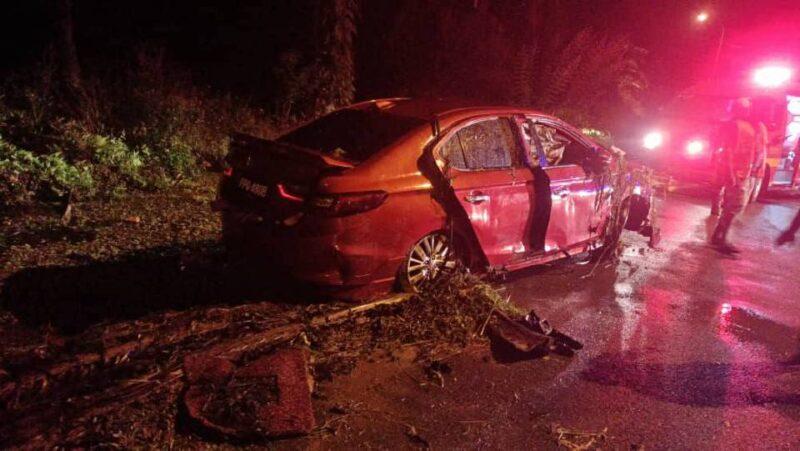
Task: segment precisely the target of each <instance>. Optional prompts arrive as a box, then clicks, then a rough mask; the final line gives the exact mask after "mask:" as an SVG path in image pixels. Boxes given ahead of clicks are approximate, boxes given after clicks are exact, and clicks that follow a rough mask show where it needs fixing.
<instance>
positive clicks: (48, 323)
mask: <svg viewBox="0 0 800 451" xmlns="http://www.w3.org/2000/svg"><path fill="white" fill-rule="evenodd" d="M209 193H210V192H209ZM692 194H693V195H691V196H688V195H682V194H677V195H670V197H669V198H668V199H667V200H666V201H665V202H664V203H663V204H662V205H661V207H660V209H659V211H660V214H661V225H662V227H663V234H662V242H661V244H660V246H659V248H658V249H649V248H648V247H647V242H646V239H645V238H643V237H639V236H637V235H634V234H626V235H625V236H624V237H623V241H624V242H625V245H624V246H623V248H622V254H621V256H620V259H619V262H618V263H616V264H614V265H601V266H599V267H597V268H594V267H593V266H592V265H579V264H574V263H575V262H560V263H557V264H553V265H549V266H546V267H541V268H536V269H533V270H530V271H525V272H523V273H520V274H515V275H513V277H511V278H510V279H509V280H507V281H505V282H503V283H500V284H497V285H496V287H495V288H497V289H498V290H499V293H500V295H501V296H503V297H504V298H505V297H509V298H510V299H511V300H512V301H513V302H514V303H515V304H516V305H517V306H518V307H519V308H521V309H522V310H527V309H531V308H533V309H535V310H536V312H537V313H539V314H540V315H541V316H543V317H545V318H548V319H549V320H550V322H551V323H552V324H554V325H556V326H557V327H558V328H559V329H561V330H563V331H565V332H567V333H569V334H571V335H572V336H574V337H575V338H577V339H578V340H580V341H582V342H583V343H584V344H585V345H586V347H585V348H584V349H583V350H582V351H580V352H578V353H577V354H576V355H575V356H574V357H571V358H562V357H558V356H543V357H539V358H535V359H525V360H508V359H504V356H503V355H502V354H501V353H498V350H497V349H496V348H492V347H491V346H487V345H486V343H481V342H477V343H473V344H471V345H468V346H467V347H466V349H463V350H461V349H453V352H452V353H441V354H438V355H437V356H436V359H435V363H436V365H431V363H432V362H431V360H430V359H428V360H425V363H424V364H421V363H420V361H419V357H420V355H419V353H420V346H421V345H424V344H420V343H416V344H415V343H411V344H410V345H409V346H397V347H395V349H392V350H390V351H387V350H386V349H381V350H376V351H375V353H373V354H371V355H370V356H369V357H367V358H358V359H356V360H355V361H354V362H353V363H355V366H354V367H352V368H348V371H350V370H351V369H352V371H350V372H349V374H345V373H347V372H348V371H343V372H342V373H341V374H337V375H335V377H332V378H331V380H327V381H326V380H321V383H319V384H317V386H316V389H315V392H314V395H313V396H314V399H313V401H314V408H315V417H316V419H317V425H318V428H317V429H316V430H315V431H314V433H312V434H311V435H309V436H305V437H300V438H294V439H286V440H280V441H277V442H271V443H269V445H268V446H269V447H273V448H275V447H277V448H291V449H295V448H298V447H302V448H326V449H327V448H334V449H350V448H353V447H375V448H392V449H394V448H419V447H426V446H430V447H433V448H454V447H456V448H466V447H469V448H475V447H486V448H509V449H520V448H522V449H529V448H531V447H535V448H544V449H547V448H552V449H556V448H558V447H559V446H561V447H569V446H570V445H571V444H583V443H589V442H591V443H592V444H593V445H594V446H599V447H603V448H623V447H624V448H628V447H645V448H655V449H664V448H682V449H685V448H709V447H720V448H727V447H736V448H745V447H747V448H758V449H764V448H768V449H783V448H786V449H793V448H797V447H798V446H800V367H798V364H800V354H798V351H799V350H800V349H799V348H800V346H798V334H797V331H798V327H800V309H798V308H797V302H798V301H797V299H800V297H799V296H798V294H800V286H798V284H800V282H798V281H797V278H796V277H794V274H793V270H794V265H796V262H797V257H798V256H800V249H799V248H798V247H785V248H777V249H776V248H775V247H774V246H773V245H772V240H774V238H775V236H777V233H778V230H779V229H780V228H782V227H783V226H784V225H785V224H786V223H788V221H789V220H790V219H791V217H792V215H793V214H794V212H795V211H796V210H795V209H796V208H797V207H798V206H800V202H798V201H797V200H796V199H794V198H788V199H775V200H772V201H768V203H761V204H754V205H751V206H750V207H748V210H747V212H746V213H745V214H744V215H742V217H741V218H740V220H739V223H738V224H736V225H735V228H734V230H733V237H734V239H736V240H737V242H738V244H739V245H740V247H742V248H743V251H744V252H743V255H742V256H741V257H740V258H738V259H729V258H721V257H720V256H719V255H718V254H717V253H716V252H715V251H713V250H712V249H711V248H709V247H708V246H706V244H705V242H706V241H707V234H708V233H709V230H711V229H712V228H713V220H714V219H713V218H711V217H709V216H708V209H707V206H706V205H705V204H706V203H705V201H704V200H703V199H702V198H701V197H699V196H698V195H697V193H692ZM208 195H210V194H208ZM196 196H198V195H197V194H196V193H191V194H187V193H183V194H176V195H173V196H172V197H166V198H162V199H160V200H159V201H158V207H157V208H156V206H152V205H151V204H150V201H148V200H141V204H139V205H137V204H136V202H133V203H129V204H127V205H126V206H125V207H124V208H121V207H111V208H108V209H102V210H101V209H96V210H92V209H91V207H90V206H83V209H84V211H85V212H86V214H85V216H83V219H81V216H79V217H78V218H79V219H78V221H79V222H77V223H74V224H69V225H67V226H64V227H67V229H66V230H64V229H61V230H62V232H63V233H60V234H55V235H48V236H43V235H37V236H35V237H34V236H33V235H30V236H19V234H17V235H15V238H13V239H12V240H7V241H6V242H5V243H4V244H3V246H4V248H3V249H2V252H3V263H4V267H3V270H4V272H5V275H6V276H5V280H4V283H5V285H4V287H3V288H4V291H5V290H7V289H8V287H9V286H11V287H12V288H13V290H23V289H24V290H29V289H31V287H34V286H39V284H40V282H41V281H42V280H48V281H49V282H48V283H49V284H50V285H45V289H44V290H42V291H41V293H42V294H40V295H38V296H39V297H38V298H35V299H37V302H39V304H35V303H25V302H16V303H12V304H8V300H7V299H8V298H7V297H6V298H4V304H3V307H4V311H3V312H2V319H1V320H0V321H1V322H2V324H0V333H2V334H3V338H4V341H3V343H4V345H3V348H2V352H3V353H2V359H3V362H4V365H2V366H3V367H4V368H6V367H7V365H5V363H7V362H9V359H12V358H17V357H15V356H18V355H20V354H25V353H28V354H29V355H31V356H34V358H47V357H48V356H47V355H46V353H47V350H48V349H54V348H53V347H54V346H55V347H56V348H57V347H58V346H59V344H60V345H61V346H63V345H64V343H71V342H70V338H69V337H74V336H75V334H84V335H82V336H83V337H90V336H91V333H92V331H99V330H100V328H102V327H112V328H113V327H117V328H118V329H117V330H121V329H124V328H125V327H124V326H122V325H124V324H142V323H141V322H144V323H147V321H148V320H149V321H151V323H152V324H151V325H161V326H163V325H164V323H163V322H159V321H157V320H155V318H163V317H164V316H163V315H167V316H170V315H174V316H175V317H180V318H183V319H184V320H185V322H186V324H211V323H213V322H214V321H213V319H214V318H215V317H213V315H211V316H208V315H209V313H208V312H211V311H216V312H218V314H219V311H220V310H214V309H217V308H222V309H226V308H229V307H228V306H234V305H245V306H247V305H249V303H250V302H252V301H253V300H258V301H262V300H263V299H259V298H258V297H253V296H257V295H254V294H253V293H247V292H243V293H239V294H237V296H236V297H231V293H229V292H227V291H226V290H225V289H224V287H225V285H224V283H221V282H219V281H218V280H217V279H215V278H214V277H213V274H214V271H215V268H216V265H217V264H218V263H221V262H220V260H219V258H220V255H219V250H218V249H217V248H216V247H215V246H216V245H215V242H216V234H217V233H218V226H217V225H216V224H215V223H214V222H213V221H214V219H208V218H209V216H207V215H206V212H207V210H205V205H206V204H205V203H204V202H205V200H204V199H203V198H202V196H200V197H197V198H195V197H196ZM165 204H166V205H173V207H171V208H169V209H164V208H163V207H164V205H165ZM179 206H180V208H178V207H179ZM80 208H81V206H79V211H80ZM168 210H173V211H176V212H180V213H176V214H175V215H163V214H162V213H159V212H161V211H168ZM136 217H138V218H139V219H138V221H136V220H135V219H134V218H136ZM50 220H51V219H47V221H50ZM38 221H40V222H41V221H43V220H42V219H39V220H38ZM82 221H83V222H82ZM4 227H5V228H6V229H5V230H6V231H8V230H12V229H13V228H14V227H18V225H17V224H11V223H6V224H5V225H4ZM25 227H27V228H28V229H29V230H36V228H35V227H30V226H25ZM50 229H53V227H50V228H48V230H50ZM142 232H146V233H142ZM6 236H8V234H6ZM147 236H151V237H153V238H147ZM176 237H177V239H176ZM159 240H161V241H159ZM176 242H177V243H178V244H175V243H176ZM154 249H156V250H154ZM156 262H158V263H159V264H156ZM93 265H96V266H99V267H101V268H103V270H102V271H99V272H97V271H89V272H88V273H87V272H86V271H87V269H86V268H87V267H93ZM55 273H58V277H55V278H54V277H52V275H53V274H55ZM21 274H23V275H21ZM98 274H99V276H98ZM155 274H159V275H158V276H156V275H155ZM42 275H46V276H47V277H42ZM121 275H126V277H127V279H126V277H120V276H121ZM86 277H89V278H92V282H98V283H100V285H99V287H100V288H99V289H98V288H97V286H95V285H93V284H92V283H86V284H78V285H77V286H76V285H75V284H74V283H71V281H76V280H77V281H83V280H86V279H84V278H86ZM120 280H123V281H124V280H129V281H130V283H123V284H121V285H120V284H119V282H120ZM103 281H106V282H105V284H103ZM112 282H113V283H112ZM63 287H67V288H68V289H66V291H63V290H64V289H65V288H63ZM103 287H105V288H103ZM98 290H99V291H98ZM6 293H7V291H6ZM63 293H67V294H68V296H63ZM109 295H119V296H121V297H122V299H125V300H126V301H128V302H124V303H119V304H114V303H111V304H108V303H94V304H93V303H92V302H86V301H87V300H93V299H107V298H108V296H109ZM93 296H94V297H93ZM126 296H127V297H126ZM261 296H263V292H262V294H261ZM270 296H271V298H270V299H271V300H272V301H273V302H266V303H265V302H259V303H258V304H252V305H253V306H254V307H252V311H249V313H247V315H249V316H247V315H241V314H240V313H241V312H242V311H245V310H249V309H250V307H246V308H245V309H244V310H237V312H240V313H236V314H235V315H234V316H235V321H239V322H240V323H237V324H242V325H245V326H246V327H245V326H243V327H245V329H239V330H250V329H247V327H251V328H252V327H253V324H255V323H258V322H259V321H262V322H263V321H267V322H268V321H271V318H275V317H279V316H281V315H286V314H292V312H294V311H295V310H294V309H296V308H297V305H298V304H297V303H296V300H297V299H298V297H302V296H300V295H298V293H294V292H287V291H285V290H284V291H283V292H277V293H270ZM223 297H224V299H223ZM140 298H141V299H149V300H151V301H152V303H148V302H144V303H141V302H139V303H137V302H134V301H135V300H136V299H140ZM65 299H66V301H65ZM42 300H44V302H47V301H52V303H51V304H47V303H45V304H42V303H41V302H43V301H42ZM164 301H167V303H166V304H160V303H161V302H164ZM306 301H307V299H306ZM197 304H200V305H199V306H198V305H197ZM220 304H223V305H220ZM43 305H44V307H43ZM203 305H207V306H208V307H204V306H203ZM306 305H307V304H306ZM190 306H191V308H190ZM234 308H235V307H234ZM304 308H305V307H304ZM158 311H161V312H162V313H158ZM65 315H66V316H65ZM237 315H238V316H237ZM64 318H67V319H66V320H63V322H59V319H64ZM131 321H134V323H131ZM135 321H139V322H140V323H136V322H135ZM192 321H195V322H194V323H193V322H192ZM247 325H249V326H247ZM195 327H196V326H195ZM133 332H135V331H134V330H127V329H126V333H133ZM86 334H88V335H86ZM71 345H73V344H71ZM42 353H45V354H42ZM154 358H158V359H161V360H160V361H162V362H164V363H163V364H164V365H166V366H168V362H169V356H168V355H165V356H160V357H154ZM11 369H12V372H13V370H15V368H11ZM0 376H2V377H6V376H3V375H0ZM89 389H90V390H91V389H92V388H91V387H89ZM176 396H179V393H169V392H165V393H163V394H161V395H159V396H157V397H156V398H153V400H154V403H151V404H149V405H141V406H139V408H138V410H136V411H135V412H136V413H134V414H133V416H134V417H135V416H136V415H140V416H142V417H147V415H156V416H155V417H154V418H156V419H157V421H156V422H154V423H151V425H152V427H151V429H148V430H147V431H144V430H139V431H138V434H139V435H140V436H141V438H142V439H143V440H145V443H161V444H165V445H166V444H168V443H169V444H175V445H179V446H192V447H194V446H201V445H202V446H208V445H211V444H213V445H214V446H219V447H230V446H234V445H236V446H239V445H247V446H259V445H258V444H257V443H251V442H244V443H242V442H230V441H220V440H218V439H214V438H209V437H207V436H204V435H199V434H197V433H196V432H195V431H194V430H193V429H192V428H188V429H187V428H184V426H185V425H182V424H181V423H180V422H178V423H174V422H170V421H168V419H169V418H178V417H180V416H181V413H180V412H179V411H178V410H177V407H176V403H175V399H176ZM159 399H160V400H161V402H162V403H163V404H161V405H159V404H157V402H156V401H157V400H159ZM165 406H166V407H165ZM165 418H166V419H167V420H165V421H161V420H163V419H165ZM135 424H136V423H135V422H132V423H129V424H125V425H123V426H124V427H128V428H135ZM61 426H63V425H61ZM119 427H122V426H119ZM148 431H149V432H148ZM119 432H120V434H123V435H124V434H128V435H130V434H136V433H137V430H134V429H129V430H120V431H119ZM147 434H151V435H147Z"/></svg>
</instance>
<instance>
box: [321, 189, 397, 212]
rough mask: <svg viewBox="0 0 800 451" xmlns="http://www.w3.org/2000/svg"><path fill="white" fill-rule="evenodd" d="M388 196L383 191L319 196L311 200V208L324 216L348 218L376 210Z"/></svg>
mask: <svg viewBox="0 0 800 451" xmlns="http://www.w3.org/2000/svg"><path fill="white" fill-rule="evenodd" d="M388 195H389V194H388V193H387V192H385V191H367V192H363V193H346V194H329V195H321V196H317V197H314V198H313V199H311V207H312V208H313V210H314V211H315V212H318V213H320V214H323V215H326V216H348V215H354V214H357V213H363V212H365V211H369V210H372V209H374V208H378V206H379V205H381V204H382V203H383V202H384V201H385V200H386V197H387V196H388Z"/></svg>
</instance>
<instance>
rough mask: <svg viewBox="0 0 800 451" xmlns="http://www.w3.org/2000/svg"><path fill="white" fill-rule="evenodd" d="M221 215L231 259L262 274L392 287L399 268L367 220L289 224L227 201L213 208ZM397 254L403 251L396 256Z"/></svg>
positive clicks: (336, 285)
mask: <svg viewBox="0 0 800 451" xmlns="http://www.w3.org/2000/svg"><path fill="white" fill-rule="evenodd" d="M212 208H214V209H215V210H217V211H221V213H222V217H223V241H224V242H225V245H226V247H227V248H228V250H229V252H230V253H231V254H232V255H233V257H232V258H238V259H241V260H242V263H243V264H245V265H259V266H261V267H263V270H264V271H270V270H272V269H279V270H280V272H281V273H288V274H289V275H290V276H291V277H292V278H294V279H296V280H297V281H301V282H304V283H308V284H311V285H315V286H318V287H327V288H344V289H347V288H355V287H359V286H364V285H371V284H384V283H390V282H391V281H392V280H393V279H394V272H393V271H391V267H392V265H395V266H397V265H398V264H399V260H398V257H396V256H394V255H393V252H392V250H391V249H390V248H389V247H390V246H381V245H379V241H380V240H378V239H377V237H374V236H371V235H370V229H371V228H369V227H366V226H365V225H363V224H360V223H359V222H360V221H363V219H361V218H358V217H355V216H354V217H349V218H302V217H301V218H300V219H298V223H297V224H293V225H291V226H287V225H285V224H281V223H277V224H276V223H270V222H269V221H266V220H265V219H264V218H262V217H260V216H259V215H258V214H256V213H252V212H246V211H241V210H237V209H236V208H235V207H232V206H230V205H227V204H225V203H224V201H217V202H215V204H214V205H213V206H212ZM398 254H399V252H398Z"/></svg>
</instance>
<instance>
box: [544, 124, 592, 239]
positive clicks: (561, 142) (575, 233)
mask: <svg viewBox="0 0 800 451" xmlns="http://www.w3.org/2000/svg"><path fill="white" fill-rule="evenodd" d="M534 121H535V123H534V129H535V131H536V136H535V142H536V144H537V145H538V146H539V151H540V152H543V154H544V155H546V160H547V166H546V167H545V172H547V175H548V176H549V177H550V190H551V192H552V200H553V208H552V211H551V214H550V224H549V225H548V228H547V237H546V243H547V245H548V247H556V248H560V249H567V248H569V247H571V246H574V245H576V244H579V243H582V242H585V241H588V240H590V239H592V238H593V237H594V234H595V233H596V228H597V226H596V224H594V222H595V219H596V216H597V215H596V214H595V210H596V199H597V193H598V187H597V183H596V182H595V180H594V179H593V178H592V177H591V176H590V174H589V173H588V172H587V171H586V169H585V168H584V167H583V164H584V163H585V161H586V157H587V152H591V151H592V149H590V148H589V147H587V146H586V145H585V144H584V143H582V142H580V141H579V140H578V139H576V138H575V137H574V136H572V134H571V133H569V132H567V131H566V130H565V129H564V128H562V127H560V126H559V124H556V123H555V122H552V121H547V120H534Z"/></svg>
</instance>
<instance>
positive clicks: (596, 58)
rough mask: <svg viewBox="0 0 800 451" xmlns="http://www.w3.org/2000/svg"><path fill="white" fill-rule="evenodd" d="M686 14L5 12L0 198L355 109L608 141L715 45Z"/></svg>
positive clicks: (624, 9) (435, 7) (658, 10)
mask: <svg viewBox="0 0 800 451" xmlns="http://www.w3.org/2000/svg"><path fill="white" fill-rule="evenodd" d="M727 1H728V2H730V3H737V2H738V0H727ZM696 7H697V6H696V5H694V4H692V2H688V3H687V4H680V5H676V4H675V2H668V1H663V2H661V1H659V2H640V1H635V0H592V1H588V0H586V1H583V0H392V1H382V0H270V1H255V0H232V1H227V2H219V1H211V0H202V1H198V0H139V1H136V2H133V1H107V0H28V1H26V2H11V3H10V4H7V5H3V15H2V21H3V23H2V26H0V51H1V52H2V54H3V56H4V57H3V58H2V59H0V76H2V83H0V179H2V180H1V181H2V182H3V183H2V184H0V201H2V202H0V203H5V204H12V205H13V204H16V203H18V202H27V201H29V200H31V199H33V198H37V197H41V196H42V194H43V193H44V194H46V195H49V196H53V195H55V196H56V197H63V196H65V195H68V196H81V195H86V196H91V195H96V194H104V195H106V194H108V193H119V192H122V191H124V190H125V189H128V188H137V189H154V188H159V187H162V186H165V185H169V184H173V183H182V182H183V181H186V180H191V179H192V178H193V176H194V175H195V174H197V172H198V170H199V168H200V166H201V165H202V164H206V165H209V164H211V165H213V162H214V161H215V160H217V159H218V158H220V156H221V155H224V154H225V152H226V149H227V135H228V134H229V133H230V132H231V131H232V130H234V129H238V130H241V131H247V132H251V133H254V134H259V135H264V136H271V135H274V134H275V133H277V132H278V131H279V130H282V129H285V128H286V127H287V126H290V125H291V124H294V123H296V122H297V121H299V120H304V119H307V118H310V117H314V116H316V115H318V114H321V113H324V112H326V111H329V110H330V109H332V108H334V107H337V106H340V105H343V104H347V103H349V102H351V101H353V100H356V99H366V98H374V97H385V96H433V97H461V98H472V99H475V100H477V101H480V102H489V103H506V104H509V103H510V104H518V105H524V106H532V107H536V108H539V109H541V110H544V111H547V112H551V113H555V114H557V115H560V116H562V117H564V118H565V119H568V120H570V121H572V122H574V123H576V124H578V125H585V126H592V127H597V128H604V129H609V130H612V131H613V130H614V128H615V126H617V125H619V124H623V123H625V122H627V121H628V119H629V118H635V117H636V116H638V115H640V114H641V112H642V111H643V110H646V109H647V107H649V106H652V105H654V104H657V103H658V102H660V101H661V100H663V99H666V98H668V97H669V96H670V95H672V94H674V93H675V92H677V91H678V90H679V89H681V88H683V87H685V86H687V85H688V84H689V83H690V82H691V81H692V77H693V76H694V75H695V74H696V72H697V71H696V69H697V67H699V66H700V65H702V62H703V59H704V58H705V55H706V53H705V51H704V50H702V49H710V48H713V47H714V46H713V45H709V44H713V41H714V40H715V39H716V35H715V32H714V31H713V30H711V31H708V32H703V33H694V34H692V33H691V32H690V29H689V28H690V26H691V24H690V20H687V16H690V14H691V11H693V10H694V9H695V8H696ZM705 59H707V58H705Z"/></svg>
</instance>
